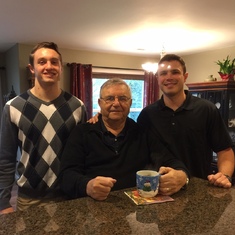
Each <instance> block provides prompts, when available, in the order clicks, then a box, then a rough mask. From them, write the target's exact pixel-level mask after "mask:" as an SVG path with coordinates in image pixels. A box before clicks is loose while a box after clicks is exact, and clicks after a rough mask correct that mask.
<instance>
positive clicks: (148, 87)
mask: <svg viewBox="0 0 235 235" xmlns="http://www.w3.org/2000/svg"><path fill="white" fill-rule="evenodd" d="M158 99H159V86H158V82H157V76H156V74H154V73H152V72H147V71H145V73H144V107H146V106H147V105H149V104H152V103H153V102H155V101H157V100H158Z"/></svg>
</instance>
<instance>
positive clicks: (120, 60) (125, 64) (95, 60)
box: [19, 44, 156, 92]
mask: <svg viewBox="0 0 235 235" xmlns="http://www.w3.org/2000/svg"><path fill="white" fill-rule="evenodd" d="M31 50H32V46H30V45H24V44H19V54H20V57H19V58H20V59H19V66H20V81H21V88H20V90H21V92H24V91H25V90H27V87H28V81H27V73H26V66H27V64H28V57H29V54H30V52H31ZM60 52H61V54H62V58H63V64H64V66H63V69H64V73H63V78H62V80H61V87H62V88H63V89H64V90H66V91H69V68H68V67H67V63H73V62H76V63H82V64H92V65H93V66H102V67H117V68H129V69H141V64H143V63H145V62H148V61H150V62H154V61H155V60H156V58H151V57H139V56H130V55H122V54H109V53H98V52H90V51H78V50H70V49H63V48H60Z"/></svg>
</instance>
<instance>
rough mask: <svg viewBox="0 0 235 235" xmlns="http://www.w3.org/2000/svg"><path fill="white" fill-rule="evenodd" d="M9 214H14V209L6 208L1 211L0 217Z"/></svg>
mask: <svg viewBox="0 0 235 235" xmlns="http://www.w3.org/2000/svg"><path fill="white" fill-rule="evenodd" d="M11 212H14V209H13V208H12V207H9V208H6V209H4V210H1V211H0V215H3V214H8V213H11Z"/></svg>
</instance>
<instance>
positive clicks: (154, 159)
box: [146, 130, 190, 178]
mask: <svg viewBox="0 0 235 235" xmlns="http://www.w3.org/2000/svg"><path fill="white" fill-rule="evenodd" d="M146 134H147V140H148V145H149V149H150V161H151V164H152V166H153V168H154V169H157V170H159V168H160V167H161V166H165V167H171V168H173V169H175V170H182V171H184V172H185V173H186V174H187V176H188V177H189V178H190V172H189V170H188V169H187V167H186V166H185V164H184V163H183V162H182V161H181V160H179V159H177V158H176V157H175V156H174V155H173V153H171V152H170V151H169V150H168V148H167V147H166V146H164V144H163V142H162V141H161V139H160V138H159V137H158V136H157V135H156V134H153V132H151V130H148V131H147V133H146Z"/></svg>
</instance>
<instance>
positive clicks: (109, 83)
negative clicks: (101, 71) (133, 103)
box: [100, 78, 131, 98]
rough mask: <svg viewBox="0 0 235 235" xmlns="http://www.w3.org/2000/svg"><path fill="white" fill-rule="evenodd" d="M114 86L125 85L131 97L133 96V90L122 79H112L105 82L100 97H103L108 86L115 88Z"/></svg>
mask: <svg viewBox="0 0 235 235" xmlns="http://www.w3.org/2000/svg"><path fill="white" fill-rule="evenodd" d="M113 85H124V86H126V87H127V89H128V92H129V93H130V96H131V89H130V87H129V86H128V84H127V83H126V82H125V81H124V80H123V79H121V78H111V79H109V80H107V81H106V82H104V83H103V85H102V86H101V87H100V97H101V93H102V90H103V89H104V88H106V87H108V86H113ZM130 98H131V97H130Z"/></svg>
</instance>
